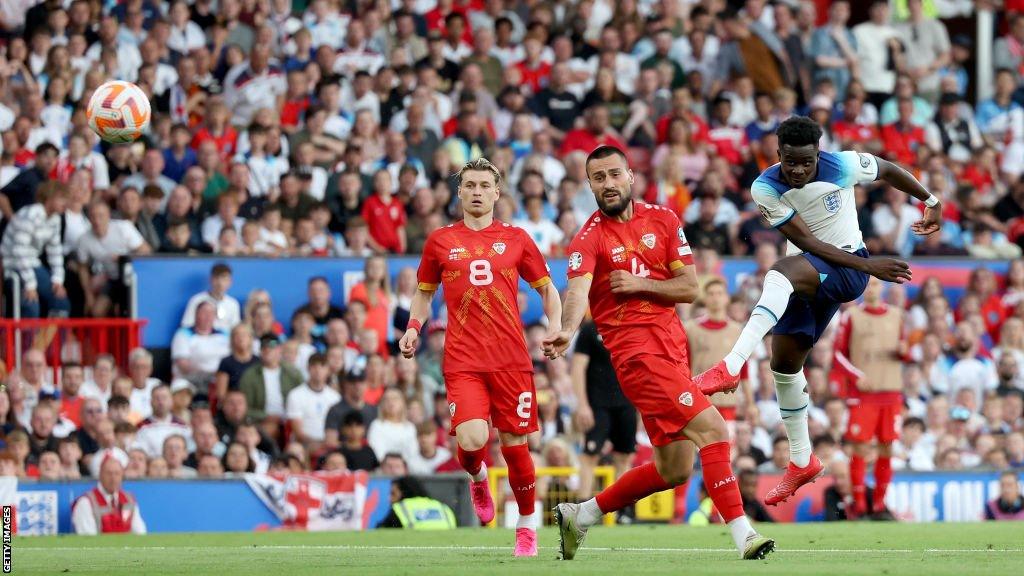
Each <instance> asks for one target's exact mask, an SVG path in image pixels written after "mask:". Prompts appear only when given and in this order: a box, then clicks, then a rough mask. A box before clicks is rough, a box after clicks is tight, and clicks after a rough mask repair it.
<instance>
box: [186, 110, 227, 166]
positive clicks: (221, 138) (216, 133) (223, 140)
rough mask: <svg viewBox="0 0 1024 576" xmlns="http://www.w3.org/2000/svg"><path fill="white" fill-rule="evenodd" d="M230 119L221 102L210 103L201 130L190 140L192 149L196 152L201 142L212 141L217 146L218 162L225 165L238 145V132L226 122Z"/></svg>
mask: <svg viewBox="0 0 1024 576" xmlns="http://www.w3.org/2000/svg"><path fill="white" fill-rule="evenodd" d="M230 118H231V111H230V110H228V107H227V106H226V105H225V104H224V102H223V101H217V102H214V103H211V104H210V110H209V112H207V114H206V120H205V122H204V125H203V128H202V129H201V130H200V131H199V132H197V133H196V135H195V137H194V138H192V148H193V149H196V150H198V149H199V146H200V145H202V143H203V142H205V141H207V140H212V141H213V143H214V144H216V145H217V152H218V153H219V154H220V161H221V162H223V163H224V164H225V165H227V164H228V163H229V162H230V161H231V157H232V156H234V155H235V150H236V148H235V146H236V144H237V143H238V132H235V129H234V128H233V127H232V126H231V123H230V122H228V120H229V119H230Z"/></svg>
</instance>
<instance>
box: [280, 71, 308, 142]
mask: <svg viewBox="0 0 1024 576" xmlns="http://www.w3.org/2000/svg"><path fill="white" fill-rule="evenodd" d="M306 84H307V81H306V72H305V71H303V70H291V71H289V72H288V92H287V94H285V97H284V106H283V107H282V108H281V130H284V131H285V132H286V133H288V134H291V133H293V132H296V131H298V130H299V126H300V124H302V120H303V115H304V114H305V113H306V109H308V108H309V104H310V99H309V90H308V88H307V85H306Z"/></svg>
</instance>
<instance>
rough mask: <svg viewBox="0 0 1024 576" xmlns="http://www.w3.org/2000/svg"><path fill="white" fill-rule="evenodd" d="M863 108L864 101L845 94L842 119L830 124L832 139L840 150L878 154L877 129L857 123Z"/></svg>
mask: <svg viewBox="0 0 1024 576" xmlns="http://www.w3.org/2000/svg"><path fill="white" fill-rule="evenodd" d="M863 108H864V100H863V99H862V98H861V97H860V96H857V95H855V94H847V96H846V101H845V102H844V103H843V117H842V118H840V119H838V120H836V121H835V122H833V123H832V137H833V138H834V139H835V141H836V144H837V145H838V146H839V149H840V150H851V149H853V148H856V149H857V150H862V151H864V152H872V153H878V152H880V150H881V147H882V142H881V141H880V140H879V138H878V128H877V127H875V126H873V125H871V124H867V123H862V122H858V119H859V117H860V115H861V111H862V110H863Z"/></svg>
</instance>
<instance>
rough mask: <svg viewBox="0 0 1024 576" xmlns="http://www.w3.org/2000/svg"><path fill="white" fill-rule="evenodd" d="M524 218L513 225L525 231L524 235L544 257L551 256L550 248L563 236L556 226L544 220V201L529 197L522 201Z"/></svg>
mask: <svg viewBox="0 0 1024 576" xmlns="http://www.w3.org/2000/svg"><path fill="white" fill-rule="evenodd" d="M523 209H524V210H525V211H526V218H525V219H523V220H516V221H515V225H516V226H518V227H520V228H522V229H523V230H526V233H527V234H529V235H530V237H531V238H533V241H534V242H536V243H537V248H538V249H539V250H540V253H541V254H544V255H545V256H547V255H550V254H551V247H552V246H555V245H557V244H558V243H559V242H561V241H562V238H564V236H565V234H564V233H563V232H562V229H561V228H559V227H558V225H557V224H555V223H554V222H552V221H551V220H549V219H547V218H544V199H543V198H539V197H536V196H531V197H528V198H525V199H523Z"/></svg>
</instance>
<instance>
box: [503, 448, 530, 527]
mask: <svg viewBox="0 0 1024 576" xmlns="http://www.w3.org/2000/svg"><path fill="white" fill-rule="evenodd" d="M501 455H502V456H504V457H505V463H506V464H508V483H509V485H510V486H512V494H513V495H514V496H515V497H516V504H518V505H519V516H521V517H525V516H529V515H531V514H533V509H534V506H535V505H536V503H537V496H536V492H537V474H536V473H535V471H534V468H533V457H531V456H530V448H529V447H528V446H527V445H526V444H517V445H515V446H502V447H501Z"/></svg>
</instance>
